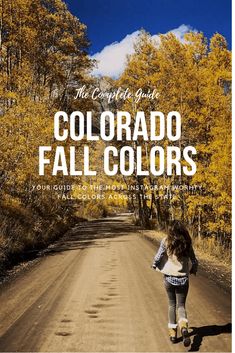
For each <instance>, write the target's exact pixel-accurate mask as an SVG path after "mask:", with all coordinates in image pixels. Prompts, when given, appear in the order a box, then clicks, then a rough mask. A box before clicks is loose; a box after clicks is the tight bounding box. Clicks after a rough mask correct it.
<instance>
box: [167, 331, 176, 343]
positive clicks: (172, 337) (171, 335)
mask: <svg viewBox="0 0 235 353" xmlns="http://www.w3.org/2000/svg"><path fill="white" fill-rule="evenodd" d="M168 332H169V337H170V341H171V342H172V343H176V341H177V327H175V328H168Z"/></svg>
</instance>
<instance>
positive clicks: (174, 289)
mask: <svg viewBox="0 0 235 353" xmlns="http://www.w3.org/2000/svg"><path fill="white" fill-rule="evenodd" d="M164 283H165V288H166V292H167V295H168V300H169V307H168V323H169V325H172V324H173V325H175V324H176V322H177V320H176V308H177V309H178V320H182V319H183V320H184V321H187V313H186V310H185V302H186V298H187V294H188V288H189V283H188V281H187V282H186V284H184V285H179V286H174V285H173V284H170V283H169V282H167V280H166V279H164Z"/></svg>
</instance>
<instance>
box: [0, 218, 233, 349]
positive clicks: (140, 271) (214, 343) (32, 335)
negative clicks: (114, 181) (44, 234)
mask: <svg viewBox="0 0 235 353" xmlns="http://www.w3.org/2000/svg"><path fill="white" fill-rule="evenodd" d="M154 253H155V246H153V245H152V244H151V243H150V242H149V241H147V240H145V239H142V238H141V237H139V236H138V235H136V230H135V228H134V227H133V226H132V225H131V224H130V223H128V220H127V218H126V217H116V218H113V219H105V220H100V221H93V222H89V223H88V224H84V225H80V226H78V227H76V228H74V229H73V231H72V232H71V233H70V235H69V236H67V237H66V238H64V239H63V240H62V241H60V242H59V243H58V244H57V245H56V247H54V248H51V249H50V250H49V251H48V252H47V253H46V255H45V256H44V257H43V258H42V259H41V260H40V261H39V262H38V263H37V264H36V265H34V266H33V267H32V268H31V269H30V270H28V271H26V272H25V273H23V274H22V275H20V276H18V278H16V279H15V280H14V281H12V282H11V283H9V284H7V285H4V286H2V288H1V295H0V303H1V314H0V335H1V338H0V351H12V352H14V351H33V352H37V351H41V352H134V351H137V352H181V351H182V352H184V351H185V348H184V347H183V345H182V342H179V343H177V344H175V345H172V344H171V343H170V342H169V340H168V335H167V299H166V294H165V289H164V288H163V285H162V276H161V274H160V273H157V272H154V271H153V270H151V269H150V265H151V262H152V258H153V256H154ZM187 308H188V314H189V315H188V316H189V322H190V326H191V327H192V328H191V338H192V347H191V351H201V352H206V351H209V352H230V351H231V342H230V341H231V333H230V332H231V326H230V322H231V321H230V320H231V318H230V296H229V294H228V293H225V292H223V291H222V290H220V289H219V288H218V287H217V286H216V285H214V284H213V283H212V282H211V281H209V280H207V279H206V277H205V276H204V275H202V274H200V272H199V274H198V276H197V277H196V278H191V283H190V292H189V297H188V303H187Z"/></svg>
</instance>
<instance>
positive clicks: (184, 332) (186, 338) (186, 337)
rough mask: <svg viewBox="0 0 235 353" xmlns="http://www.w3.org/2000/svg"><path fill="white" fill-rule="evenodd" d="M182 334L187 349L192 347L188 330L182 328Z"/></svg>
mask: <svg viewBox="0 0 235 353" xmlns="http://www.w3.org/2000/svg"><path fill="white" fill-rule="evenodd" d="M181 333H182V337H183V344H184V346H185V347H188V346H190V344H191V339H190V337H189V332H188V329H187V328H185V327H184V328H182V329H181Z"/></svg>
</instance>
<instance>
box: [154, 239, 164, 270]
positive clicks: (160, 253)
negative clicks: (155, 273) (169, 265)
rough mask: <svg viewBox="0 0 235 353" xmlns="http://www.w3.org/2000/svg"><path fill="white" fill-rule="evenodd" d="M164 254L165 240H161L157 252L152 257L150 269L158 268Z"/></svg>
mask: <svg viewBox="0 0 235 353" xmlns="http://www.w3.org/2000/svg"><path fill="white" fill-rule="evenodd" d="M165 253H166V245H165V239H162V241H161V244H160V247H159V249H158V252H157V253H156V255H155V256H154V259H153V264H152V268H154V269H156V268H157V267H158V265H159V263H160V262H161V259H162V257H163V256H164V254H165Z"/></svg>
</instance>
